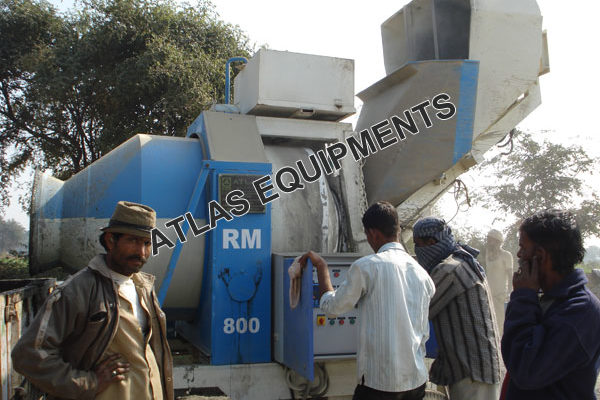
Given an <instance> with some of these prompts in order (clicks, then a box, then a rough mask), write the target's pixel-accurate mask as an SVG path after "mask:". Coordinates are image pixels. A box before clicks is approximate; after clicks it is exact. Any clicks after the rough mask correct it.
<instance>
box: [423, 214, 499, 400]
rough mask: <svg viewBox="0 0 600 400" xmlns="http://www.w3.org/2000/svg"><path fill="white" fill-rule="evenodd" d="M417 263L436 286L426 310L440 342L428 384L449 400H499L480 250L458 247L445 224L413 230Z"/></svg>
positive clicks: (494, 336)
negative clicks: (441, 390) (443, 387)
mask: <svg viewBox="0 0 600 400" xmlns="http://www.w3.org/2000/svg"><path fill="white" fill-rule="evenodd" d="M413 239H414V242H415V253H416V255H417V260H418V261H419V264H421V265H422V266H423V268H425V269H426V270H427V272H428V273H429V275H431V278H432V279H433V282H434V283H435V296H434V297H433V299H432V300H431V304H430V306H429V319H431V321H432V322H433V327H434V330H435V336H436V339H437V342H438V346H439V347H438V355H437V357H436V359H435V361H434V362H433V365H432V366H431V371H430V378H429V379H430V380H431V381H432V382H433V383H436V384H438V385H446V386H449V389H450V398H451V399H452V400H490V399H497V398H498V397H499V395H500V385H499V383H500V355H499V350H498V347H499V343H498V342H499V335H498V332H497V326H496V319H495V317H494V313H493V311H492V299H491V295H490V290H489V287H488V283H487V280H486V278H485V274H484V271H483V267H482V266H481V265H480V264H479V262H478V261H477V260H476V259H475V257H476V256H477V254H479V251H478V250H475V249H473V248H471V247H469V246H466V245H460V244H458V243H457V242H456V241H455V240H454V236H453V235H452V230H451V229H450V227H449V226H448V225H447V224H446V223H445V221H444V220H443V219H440V218H435V217H427V218H423V219H420V220H419V221H417V223H416V224H415V225H414V227H413Z"/></svg>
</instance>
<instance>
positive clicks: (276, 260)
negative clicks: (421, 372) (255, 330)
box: [272, 253, 362, 380]
mask: <svg viewBox="0 0 600 400" xmlns="http://www.w3.org/2000/svg"><path fill="white" fill-rule="evenodd" d="M298 255H299V254H298V253H282V254H273V260H272V261H273V262H272V271H273V279H272V282H273V358H274V359H275V361H277V362H280V363H282V364H284V365H286V366H288V367H290V368H291V369H293V370H295V371H296V372H298V373H299V374H300V375H303V376H304V377H306V378H307V379H309V380H313V377H314V375H313V373H314V370H313V364H314V361H315V359H317V360H318V359H332V358H353V357H355V356H356V349H357V342H358V326H359V324H360V320H359V318H358V312H357V309H356V308H354V309H352V310H350V311H349V312H347V313H345V314H343V315H335V316H333V315H327V314H326V313H325V312H323V311H322V310H321V309H320V308H319V286H318V281H317V274H316V270H314V268H313V266H312V264H311V263H310V261H309V262H308V264H307V266H306V269H305V271H304V273H303V274H302V282H301V292H300V300H299V302H298V305H297V307H295V308H294V309H292V308H291V307H290V296H289V290H290V278H289V275H288V268H289V267H290V266H291V265H292V263H293V262H294V259H295V258H296V257H297V256H298ZM321 256H322V257H323V258H324V259H325V261H327V264H328V266H329V273H330V277H331V283H332V285H333V286H334V288H337V287H339V285H341V284H342V283H343V282H344V280H345V279H346V273H347V271H348V270H349V269H350V266H351V265H352V263H353V262H354V261H355V260H357V259H358V258H360V257H362V255H361V254H358V253H343V254H322V255H321Z"/></svg>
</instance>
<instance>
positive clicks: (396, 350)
mask: <svg viewBox="0 0 600 400" xmlns="http://www.w3.org/2000/svg"><path fill="white" fill-rule="evenodd" d="M434 292H435V286H434V283H433V281H432V280H431V278H430V277H429V275H428V274H427V272H426V271H425V270H424V269H423V268H422V267H421V266H420V265H419V264H418V263H417V262H416V261H415V260H414V259H413V258H412V257H410V256H409V255H408V253H406V251H405V250H404V248H403V247H402V245H401V244H400V243H397V242H390V243H386V244H385V245H384V246H382V247H381V248H380V249H379V251H378V252H377V254H372V255H369V256H366V257H362V258H360V259H359V260H357V261H355V262H354V263H353V264H352V266H350V269H349V270H348V273H347V275H346V280H345V281H344V282H343V283H342V284H341V285H340V286H339V287H338V289H337V290H336V291H329V292H327V293H324V294H323V296H322V297H321V301H320V307H321V309H322V310H323V311H324V312H326V313H328V314H334V315H339V314H343V313H345V312H348V311H350V310H351V309H352V308H353V307H354V306H355V305H356V304H358V319H359V324H358V325H359V337H358V351H357V368H358V375H357V378H358V382H359V383H362V378H363V377H364V384H365V385H366V386H368V387H370V388H373V389H377V390H383V391H386V392H403V391H407V390H411V389H415V388H417V387H419V386H421V385H422V384H423V383H425V382H426V381H427V377H428V375H427V367H426V365H425V342H426V341H427V339H428V338H429V321H428V316H429V301H430V300H431V298H432V297H433V294H434Z"/></svg>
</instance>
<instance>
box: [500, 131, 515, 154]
mask: <svg viewBox="0 0 600 400" xmlns="http://www.w3.org/2000/svg"><path fill="white" fill-rule="evenodd" d="M514 135H515V129H511V130H510V132H508V134H507V135H506V136H504V137H503V138H502V140H504V139H506V138H508V139H506V143H502V144H498V147H506V146H508V145H509V144H510V149H509V150H508V151H507V152H506V153H500V155H501V156H507V155H509V154H510V153H512V151H513V148H514V143H513V136H514ZM502 140H500V141H502Z"/></svg>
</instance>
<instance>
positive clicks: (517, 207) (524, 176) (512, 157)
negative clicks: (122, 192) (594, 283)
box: [474, 131, 600, 254]
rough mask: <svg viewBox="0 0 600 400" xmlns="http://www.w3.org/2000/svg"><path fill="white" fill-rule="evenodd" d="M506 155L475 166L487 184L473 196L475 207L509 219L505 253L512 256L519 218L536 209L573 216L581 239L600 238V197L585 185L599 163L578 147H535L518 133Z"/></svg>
mask: <svg viewBox="0 0 600 400" xmlns="http://www.w3.org/2000/svg"><path fill="white" fill-rule="evenodd" d="M513 140H514V141H515V142H516V143H515V144H514V146H513V151H512V152H510V154H508V155H506V154H499V155H497V156H495V157H493V158H492V159H490V160H489V161H486V162H484V163H482V164H481V165H480V166H478V167H477V169H476V171H474V173H476V174H479V175H480V176H482V177H483V176H489V175H491V177H492V179H485V181H486V182H489V183H487V184H484V185H482V186H481V187H480V188H479V189H478V190H477V191H476V195H475V201H476V203H478V204H480V205H482V206H483V207H485V208H488V209H490V210H492V211H494V212H495V213H496V214H497V215H501V216H503V217H507V218H510V219H512V220H513V223H512V225H510V228H509V229H508V232H507V235H506V236H507V241H506V248H507V250H509V251H511V252H513V254H516V251H517V248H518V245H517V242H516V237H517V235H516V233H517V231H518V227H519V224H520V221H521V219H523V218H525V217H527V216H529V215H531V214H533V213H535V212H536V211H539V210H544V209H549V208H562V209H568V210H570V211H572V212H573V213H574V214H575V215H576V217H577V221H578V224H579V226H580V228H581V232H582V235H583V237H584V238H585V237H589V236H592V235H596V236H597V235H598V234H599V233H600V201H599V200H600V198H599V197H598V196H597V195H596V194H595V193H593V191H592V190H591V188H589V187H588V186H587V185H586V181H585V178H586V177H590V176H592V175H594V174H595V173H596V170H597V167H598V165H597V162H596V161H595V160H594V159H593V158H591V157H590V156H589V155H588V154H587V153H586V151H585V150H584V149H583V148H582V147H581V146H577V145H569V146H565V145H562V144H556V143H551V142H548V141H544V142H541V143H540V142H537V141H536V140H534V139H533V138H532V137H531V135H530V134H529V133H526V132H519V131H517V133H516V135H515V136H514V137H513Z"/></svg>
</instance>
